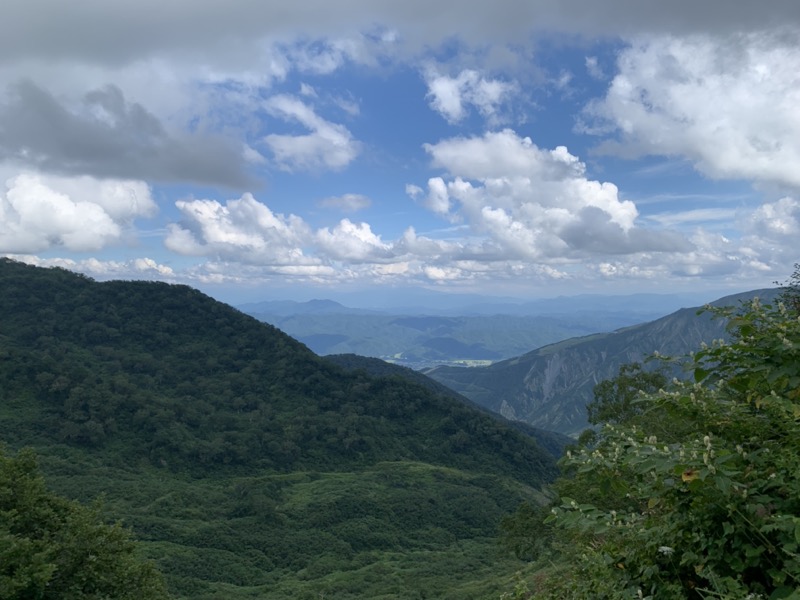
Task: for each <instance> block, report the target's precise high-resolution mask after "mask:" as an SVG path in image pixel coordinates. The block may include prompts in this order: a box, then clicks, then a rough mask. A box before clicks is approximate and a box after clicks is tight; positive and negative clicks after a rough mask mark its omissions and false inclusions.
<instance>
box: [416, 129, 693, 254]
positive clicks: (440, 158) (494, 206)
mask: <svg viewBox="0 0 800 600" xmlns="http://www.w3.org/2000/svg"><path fill="white" fill-rule="evenodd" d="M425 148H426V150H427V151H428V152H429V153H430V155H431V157H432V159H433V164H434V165H435V166H438V167H441V168H443V169H445V170H446V171H447V172H448V174H449V175H450V177H451V179H450V180H449V181H447V182H445V181H444V179H443V178H433V179H431V180H430V181H429V182H428V206H429V207H430V208H431V209H432V210H434V212H438V213H440V214H444V213H447V212H448V211H450V210H451V208H452V207H454V206H455V207H456V208H452V211H453V212H455V213H456V216H460V217H463V219H464V220H465V222H467V223H468V224H469V225H470V226H471V228H472V229H473V230H474V231H475V232H476V233H480V234H484V235H487V236H488V237H489V238H490V239H491V241H492V242H493V244H495V245H496V246H497V247H498V248H501V249H502V254H503V256H504V258H507V259H524V260H543V261H547V260H552V259H558V258H569V257H573V258H574V257H578V256H583V255H586V254H604V253H607V254H617V253H635V252H645V251H655V252H668V251H684V250H686V249H687V248H688V247H689V246H690V244H689V243H688V242H687V241H686V240H685V239H684V238H683V237H682V236H680V235H679V234H677V233H672V232H664V231H653V230H644V229H641V228H638V227H636V224H635V221H636V218H637V216H638V211H637V209H636V206H635V205H634V204H633V203H632V202H631V201H629V200H621V199H620V198H619V196H618V190H617V187H616V186H615V185H614V184H612V183H607V182H606V183H601V182H598V181H593V180H589V179H587V178H586V175H585V171H586V167H585V165H584V164H583V163H582V162H581V161H580V160H579V159H578V158H577V157H575V156H573V155H572V154H570V153H569V151H568V150H567V149H566V148H565V147H563V146H559V147H557V148H555V149H554V150H545V149H541V148H539V147H537V146H536V145H535V144H534V143H533V142H532V141H531V140H530V138H522V137H520V136H518V135H517V134H516V133H514V132H513V131H511V130H509V129H506V130H503V131H500V132H494V133H487V134H485V135H483V136H481V137H470V138H460V137H459V138H451V139H448V140H444V141H442V142H439V143H438V144H429V145H426V147H425Z"/></svg>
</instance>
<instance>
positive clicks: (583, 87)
mask: <svg viewBox="0 0 800 600" xmlns="http://www.w3.org/2000/svg"><path fill="white" fill-rule="evenodd" d="M799 240H800V3H798V2H796V0H766V1H764V2H759V3H754V2H752V1H751V0H746V1H745V0H704V1H702V2H699V1H697V0H672V1H671V2H655V1H653V2H651V1H647V0H606V1H604V2H597V0H559V1H558V2H552V1H551V0H499V1H496V2H492V3H488V2H485V1H480V2H478V1H475V0H458V1H454V0H437V1H436V2H430V1H426V2H421V1H419V0H404V2H402V3H401V2H396V1H390V0H340V1H338V2H331V1H330V0H294V1H293V2H284V1H281V2H278V1H274V0H228V1H226V2H222V1H221V0H216V1H211V0H136V1H135V2H134V1H130V0H115V1H114V2H108V0H81V1H79V2H63V0H5V1H4V3H3V19H2V20H1V21H0V255H4V256H9V257H11V258H15V259H17V260H21V261H25V262H28V263H32V264H37V265H42V266H62V267H66V268H68V269H71V270H75V271H79V272H83V273H86V274H88V275H90V276H92V277H94V278H96V279H99V280H105V279H153V280H161V281H168V282H172V283H184V284H188V285H192V286H194V287H198V288H200V289H202V290H204V291H206V292H207V293H209V294H211V295H213V296H215V297H218V298H220V299H222V300H224V301H227V302H231V303H237V302H245V301H256V300H269V299H286V298H291V299H297V300H305V299H309V298H315V297H318V298H321V297H327V298H334V299H335V298H337V297H342V295H344V294H349V295H350V296H349V297H350V298H358V297H362V298H379V297H381V294H382V295H383V297H384V298H389V297H391V298H399V297H402V296H403V295H404V294H410V293H412V291H414V290H417V291H419V290H433V291H440V292H448V293H458V294H467V293H474V294H484V295H497V296H500V295H502V296H511V297H519V298H541V297H553V296H557V295H564V294H567V295H572V294H585V293H600V294H627V293H635V292H655V293H673V292H707V293H709V294H711V293H722V292H723V291H730V292H737V291H744V290H748V289H753V288H758V287H764V286H769V285H771V284H773V283H774V282H776V281H785V280H786V279H787V277H788V276H789V274H790V273H791V272H792V270H793V269H792V265H793V264H794V263H796V262H798V261H800V241H799ZM709 299H711V298H709Z"/></svg>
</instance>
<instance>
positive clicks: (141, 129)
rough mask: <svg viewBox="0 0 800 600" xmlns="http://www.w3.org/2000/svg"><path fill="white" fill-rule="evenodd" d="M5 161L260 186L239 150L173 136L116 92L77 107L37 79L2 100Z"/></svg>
mask: <svg viewBox="0 0 800 600" xmlns="http://www.w3.org/2000/svg"><path fill="white" fill-rule="evenodd" d="M0 161H13V162H15V163H17V164H21V165H23V166H25V167H29V168H34V169H37V170H41V171H45V172H52V173H59V174H63V175H91V176H94V177H108V178H117V179H126V178H130V179H147V180H155V181H162V182H174V181H189V182H194V183H213V184H223V185H229V186H235V187H241V186H244V185H247V184H249V183H251V181H252V180H251V178H250V177H248V176H247V174H246V173H245V171H244V165H245V160H244V157H243V153H242V149H241V147H240V146H239V145H238V144H233V143H232V142H230V141H229V140H226V139H224V138H221V137H218V136H208V135H198V134H186V133H178V134H175V133H170V132H168V131H167V129H166V128H165V127H164V125H163V124H162V123H161V121H160V120H159V119H158V118H156V117H155V116H154V115H153V114H151V113H150V112H148V111H147V110H146V109H145V108H144V107H143V106H142V105H140V104H137V103H130V102H128V101H126V99H125V97H124V95H123V93H122V91H121V90H120V89H119V88H117V87H115V86H107V87H105V88H102V89H98V90H94V91H92V92H89V93H87V94H85V95H84V96H83V97H82V98H81V99H80V101H79V102H78V103H77V104H75V105H69V104H65V103H62V102H61V101H60V100H59V99H57V98H56V97H55V96H53V95H52V94H51V93H50V92H48V91H47V90H45V89H44V88H42V87H40V86H39V85H37V84H35V83H33V82H31V81H21V82H19V83H17V84H15V85H12V86H10V88H9V89H8V92H7V94H6V99H5V101H4V102H0Z"/></svg>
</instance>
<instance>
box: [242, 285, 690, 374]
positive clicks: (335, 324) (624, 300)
mask: <svg viewBox="0 0 800 600" xmlns="http://www.w3.org/2000/svg"><path fill="white" fill-rule="evenodd" d="M439 296H440V297H438V298H437V302H436V303H435V304H436V305H437V306H438V307H439V308H431V307H430V306H433V305H430V306H427V307H422V306H396V307H393V308H384V309H381V310H372V309H364V308H352V307H348V306H344V305H342V304H340V303H338V302H335V301H332V300H310V301H307V302H292V301H286V300H277V301H264V302H256V303H248V304H243V305H240V306H239V308H240V309H241V310H242V311H243V312H245V313H247V314H250V315H252V316H254V317H256V318H258V319H259V320H262V321H264V322H267V323H270V324H272V325H275V326H276V327H278V328H279V329H281V330H282V331H284V332H286V333H288V334H289V335H291V336H292V337H294V338H295V339H297V340H299V341H301V342H303V343H304V344H306V345H307V346H308V347H309V348H310V349H311V350H313V351H314V352H316V353H317V354H320V355H326V354H359V355H362V356H371V357H376V358H382V359H384V360H389V361H392V362H396V363H398V364H402V365H405V366H410V367H412V368H417V369H419V368H429V367H432V366H435V365H440V364H450V365H476V364H488V363H490V362H495V361H499V360H503V359H507V358H511V357H514V356H519V355H521V354H524V353H527V352H529V351H531V350H532V349H535V348H538V347H541V346H545V345H547V344H551V343H555V342H558V341H561V340H564V339H568V338H571V337H577V336H585V335H589V334H594V333H600V332H607V331H613V330H616V329H619V328H621V327H626V326H630V325H634V324H638V323H642V322H646V321H649V320H653V319H656V318H658V317H660V316H662V315H664V314H666V313H669V312H672V311H674V310H676V309H677V308H680V307H683V306H691V305H693V304H692V302H691V301H692V300H694V299H695V297H693V296H687V295H677V294H675V295H659V294H633V295H627V296H600V295H583V296H572V297H560V298H551V299H539V300H533V301H527V302H522V301H520V300H514V299H511V298H492V297H488V296H477V295H470V296H466V297H464V296H454V295H452V294H451V295H439ZM431 298H433V296H431ZM444 307H446V308H444Z"/></svg>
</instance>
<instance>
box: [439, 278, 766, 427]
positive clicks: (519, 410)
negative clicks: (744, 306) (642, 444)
mask: <svg viewBox="0 0 800 600" xmlns="http://www.w3.org/2000/svg"><path fill="white" fill-rule="evenodd" d="M775 294H776V290H757V291H753V292H747V293H744V294H738V295H734V296H727V297H725V298H722V299H720V300H717V301H716V302H713V303H712V304H714V305H717V306H736V305H738V303H739V302H740V301H741V300H744V299H747V298H751V297H753V296H756V295H759V296H761V297H762V298H771V297H773V296H774V295H775ZM698 310H699V308H685V309H681V310H679V311H676V312H674V313H672V314H670V315H668V316H665V317H663V318H661V319H657V320H655V321H651V322H649V323H643V324H641V325H634V326H632V327H627V328H624V329H620V330H617V331H614V332H612V333H603V334H598V335H592V336H586V337H581V338H572V339H569V340H565V341H563V342H559V343H557V344H552V345H549V346H544V347H542V348H539V349H537V350H534V351H533V352H529V353H527V354H524V355H522V356H519V357H517V358H512V359H509V360H505V361H502V362H498V363H495V364H492V365H490V366H487V367H472V368H461V367H445V366H442V367H436V368H434V369H431V370H428V371H426V374H427V375H428V376H429V377H431V378H432V379H435V380H436V381H438V382H440V383H442V384H444V385H446V386H448V387H450V388H452V389H453V390H455V391H457V392H458V393H460V394H462V395H464V396H466V397H467V398H469V399H470V400H472V401H474V402H475V403H477V404H480V405H481V406H485V407H486V408H488V409H490V410H494V411H496V412H499V413H501V414H502V415H504V416H505V417H507V418H509V419H518V420H521V421H524V422H526V423H529V424H531V425H534V426H536V427H540V428H543V429H549V430H552V431H557V432H561V433H564V434H576V433H579V432H580V431H581V430H582V429H584V428H585V427H587V426H588V422H587V415H586V404H587V403H588V402H589V401H590V400H591V399H592V388H593V387H594V386H595V385H596V384H597V383H599V382H601V381H604V380H606V379H610V378H612V377H615V376H616V375H617V373H618V370H619V367H620V366H621V365H623V364H627V363H631V362H640V361H643V360H645V359H646V358H647V357H648V356H650V355H652V354H653V353H654V352H659V353H661V354H664V355H673V356H682V355H684V354H687V353H689V352H691V351H693V350H696V349H698V348H699V347H700V345H701V343H702V342H706V343H710V342H711V341H712V340H714V339H719V338H724V337H726V335H727V334H726V330H725V322H724V321H723V320H720V319H712V317H711V315H710V314H708V313H702V314H698Z"/></svg>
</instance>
